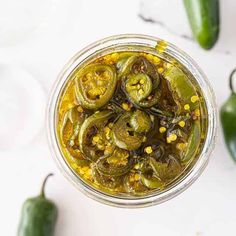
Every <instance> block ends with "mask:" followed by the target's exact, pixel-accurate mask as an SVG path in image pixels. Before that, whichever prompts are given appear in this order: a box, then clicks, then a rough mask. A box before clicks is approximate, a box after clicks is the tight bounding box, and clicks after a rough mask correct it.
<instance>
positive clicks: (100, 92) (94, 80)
mask: <svg viewBox="0 0 236 236" xmlns="http://www.w3.org/2000/svg"><path fill="white" fill-rule="evenodd" d="M75 82H76V85H75V94H76V98H77V100H78V102H79V103H80V104H81V106H83V107H84V108H87V109H92V110H96V109H99V108H101V107H102V106H104V105H105V104H106V103H107V102H108V101H109V100H110V99H111V97H112V96H113V93H114V91H115V88H116V84H117V76H116V71H115V69H114V68H113V67H111V66H108V65H102V64H91V65H88V66H86V67H85V68H83V69H82V70H79V71H78V72H77V73H76V74H75Z"/></svg>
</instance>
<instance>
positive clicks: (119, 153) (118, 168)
mask: <svg viewBox="0 0 236 236" xmlns="http://www.w3.org/2000/svg"><path fill="white" fill-rule="evenodd" d="M132 163H133V158H130V157H129V152H128V151H126V150H123V149H120V148H116V149H115V151H114V152H113V153H112V154H111V156H108V157H105V158H100V159H99V160H98V161H97V168H98V170H99V172H100V173H102V174H103V175H106V176H121V175H124V174H126V173H127V172H128V171H130V169H131V168H132Z"/></svg>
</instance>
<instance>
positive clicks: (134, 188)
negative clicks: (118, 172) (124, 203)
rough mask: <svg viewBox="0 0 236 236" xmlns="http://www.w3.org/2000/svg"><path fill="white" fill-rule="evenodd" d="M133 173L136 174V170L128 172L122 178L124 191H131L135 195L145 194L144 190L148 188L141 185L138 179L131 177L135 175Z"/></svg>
mask: <svg viewBox="0 0 236 236" xmlns="http://www.w3.org/2000/svg"><path fill="white" fill-rule="evenodd" d="M135 174H138V175H139V173H138V172H134V173H132V172H129V173H128V174H127V175H126V176H125V178H124V182H123V184H124V188H125V190H126V192H128V193H133V194H135V195H143V194H145V192H146V191H147V190H148V189H147V187H146V186H145V185H143V183H142V182H141V181H140V180H138V181H135V180H134V179H133V177H134V176H135Z"/></svg>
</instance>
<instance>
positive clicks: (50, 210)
mask: <svg viewBox="0 0 236 236" xmlns="http://www.w3.org/2000/svg"><path fill="white" fill-rule="evenodd" d="M52 175H53V174H48V175H47V176H46V177H45V179H44V181H43V184H42V188H41V193H40V195H39V196H37V197H34V198H29V199H27V200H26V201H25V203H24V204H23V207H22V212H21V219H20V223H19V226H18V232H17V236H53V235H54V229H55V225H56V220H57V215H58V211H57V207H56V205H55V204H54V203H53V202H52V201H51V200H49V199H47V198H46V197H45V192H44V190H45V185H46V182H47V180H48V178H49V177H50V176H52Z"/></svg>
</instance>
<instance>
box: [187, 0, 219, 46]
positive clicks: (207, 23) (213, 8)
mask: <svg viewBox="0 0 236 236" xmlns="http://www.w3.org/2000/svg"><path fill="white" fill-rule="evenodd" d="M184 4H185V8H186V11H187V16H188V20H189V23H190V26H191V28H192V32H193V36H194V37H195V39H196V40H197V41H198V43H199V44H200V45H201V47H202V48H204V49H210V48H212V47H213V46H214V44H215V43H216V41H217V39H218V36H219V29H220V26H219V22H220V14H219V0H184Z"/></svg>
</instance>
